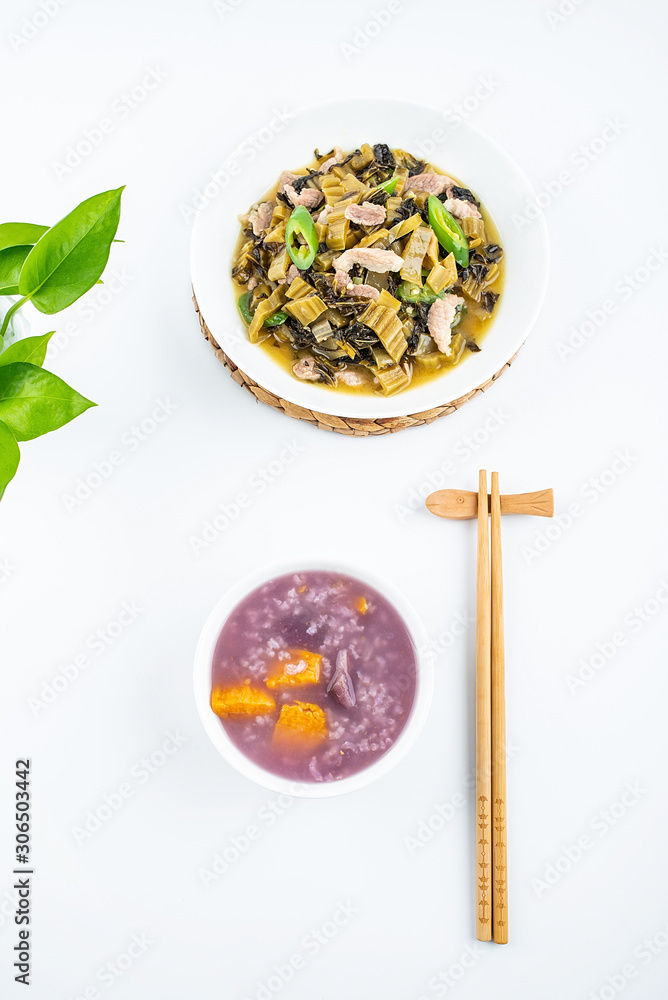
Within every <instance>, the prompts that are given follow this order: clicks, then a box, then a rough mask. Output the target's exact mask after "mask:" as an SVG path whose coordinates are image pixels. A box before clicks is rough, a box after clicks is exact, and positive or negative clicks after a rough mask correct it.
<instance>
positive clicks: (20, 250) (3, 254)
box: [0, 246, 32, 295]
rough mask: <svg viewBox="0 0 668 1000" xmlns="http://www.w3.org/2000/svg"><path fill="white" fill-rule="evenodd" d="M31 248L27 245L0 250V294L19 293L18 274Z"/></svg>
mask: <svg viewBox="0 0 668 1000" xmlns="http://www.w3.org/2000/svg"><path fill="white" fill-rule="evenodd" d="M31 250H32V247H29V246H16V247H6V248H5V249H4V250H0V295H18V294H19V275H20V273H21V268H22V267H23V262H24V260H25V259H26V257H27V256H28V254H29V253H30V251H31Z"/></svg>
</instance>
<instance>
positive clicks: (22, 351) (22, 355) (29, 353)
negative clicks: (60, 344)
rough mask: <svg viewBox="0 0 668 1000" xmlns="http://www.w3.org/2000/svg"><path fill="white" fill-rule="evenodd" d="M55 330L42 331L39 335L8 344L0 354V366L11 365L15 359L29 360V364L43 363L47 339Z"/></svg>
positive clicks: (48, 339) (49, 338)
mask: <svg viewBox="0 0 668 1000" xmlns="http://www.w3.org/2000/svg"><path fill="white" fill-rule="evenodd" d="M55 332H56V331H55V330H52V331H51V332H50V333H43V334H42V335H41V336H40V337H24V338H23V340H17V341H16V343H14V344H10V346H9V347H8V348H7V350H6V351H3V352H2V354H0V366H2V365H11V364H14V362H16V361H29V362H30V364H31V365H40V366H41V365H43V364H44V358H45V357H46V349H47V347H48V345H49V341H50V340H51V338H52V337H53V335H54V333H55Z"/></svg>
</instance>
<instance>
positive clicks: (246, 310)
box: [237, 292, 288, 326]
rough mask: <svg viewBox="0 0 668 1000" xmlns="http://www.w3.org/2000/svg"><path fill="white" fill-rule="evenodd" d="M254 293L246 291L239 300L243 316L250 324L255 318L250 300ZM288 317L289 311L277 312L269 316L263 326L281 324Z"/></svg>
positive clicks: (238, 304) (238, 303)
mask: <svg viewBox="0 0 668 1000" xmlns="http://www.w3.org/2000/svg"><path fill="white" fill-rule="evenodd" d="M252 294H253V293H252V292H244V294H243V295H242V296H241V297H240V298H239V299H238V301H237V306H238V307H239V312H240V314H241V318H242V319H243V321H244V323H248V325H249V326H250V324H251V320H252V319H253V313H252V312H251V311H250V300H251V295H252ZM287 318H288V314H287V313H284V312H275V313H274V315H273V316H267V318H266V320H265V321H264V323H263V324H262V326H280V325H281V323H285V321H286V319H287Z"/></svg>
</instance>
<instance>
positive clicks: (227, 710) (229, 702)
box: [211, 684, 276, 717]
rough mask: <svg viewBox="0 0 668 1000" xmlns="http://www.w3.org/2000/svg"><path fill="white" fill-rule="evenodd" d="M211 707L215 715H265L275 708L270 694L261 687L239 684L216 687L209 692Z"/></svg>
mask: <svg viewBox="0 0 668 1000" xmlns="http://www.w3.org/2000/svg"><path fill="white" fill-rule="evenodd" d="M211 708H212V709H213V710H214V712H215V713H216V715H220V716H223V717H227V716H231V715H241V716H243V715H267V714H268V713H269V712H273V711H274V709H275V708H276V702H275V701H274V699H273V698H272V696H271V695H270V694H269V693H268V692H267V691H263V690H262V689H261V688H254V687H251V686H250V685H249V684H240V685H238V686H237V687H230V688H221V687H216V688H214V689H213V691H212V692H211Z"/></svg>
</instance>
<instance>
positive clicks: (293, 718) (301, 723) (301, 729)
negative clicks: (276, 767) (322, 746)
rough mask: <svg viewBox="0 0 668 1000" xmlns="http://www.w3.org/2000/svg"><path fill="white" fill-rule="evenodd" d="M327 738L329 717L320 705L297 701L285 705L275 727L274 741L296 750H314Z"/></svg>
mask: <svg viewBox="0 0 668 1000" xmlns="http://www.w3.org/2000/svg"><path fill="white" fill-rule="evenodd" d="M326 738H327V719H326V718H325V713H324V712H323V710H322V709H321V708H320V706H319V705H309V704H308V703H307V702H304V701H296V702H295V703H294V705H283V707H282V708H281V714H280V715H279V717H278V721H277V723H276V727H275V729H274V742H275V743H278V744H279V746H285V747H289V748H291V749H292V748H294V749H295V750H306V751H308V750H312V749H313V747H315V746H317V745H318V743H320V742H322V740H324V739H326Z"/></svg>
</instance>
